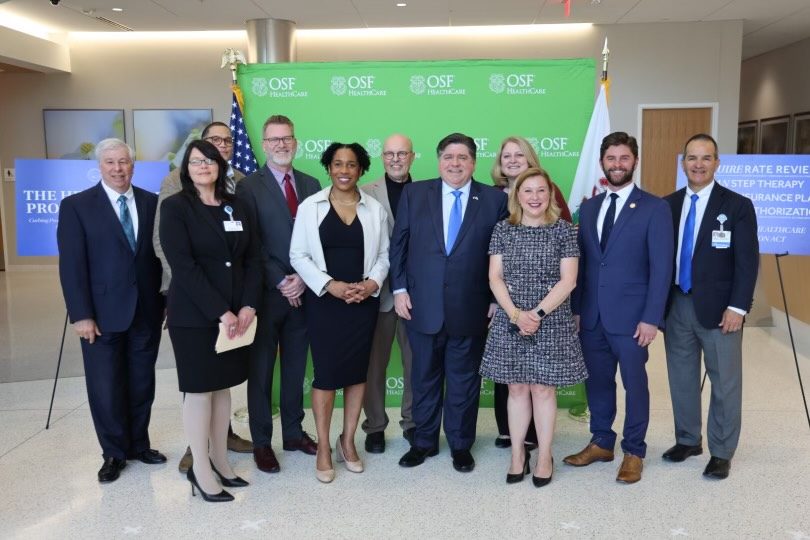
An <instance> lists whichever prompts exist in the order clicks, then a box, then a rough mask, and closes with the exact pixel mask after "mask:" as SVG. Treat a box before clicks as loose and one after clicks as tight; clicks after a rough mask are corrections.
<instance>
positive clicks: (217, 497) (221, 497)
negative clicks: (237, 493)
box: [186, 468, 233, 502]
mask: <svg viewBox="0 0 810 540" xmlns="http://www.w3.org/2000/svg"><path fill="white" fill-rule="evenodd" d="M186 478H187V479H188V481H189V482H191V496H192V497H196V496H197V494H196V493H194V488H195V487H196V488H197V490H199V492H200V495H202V498H203V500H204V501H207V502H230V501H232V500H233V495H231V494H230V493H228V492H227V491H225V490H224V489H223V490H222V491H220V492H219V493H214V494H213V495H212V494H209V493H206V492H205V491H203V489H202V488H201V487H200V484H198V483H197V478H196V477H195V476H194V469H193V468H192V469H189V470H188V472H187V473H186Z"/></svg>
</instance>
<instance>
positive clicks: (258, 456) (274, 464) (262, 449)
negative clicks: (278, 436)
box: [253, 446, 281, 473]
mask: <svg viewBox="0 0 810 540" xmlns="http://www.w3.org/2000/svg"><path fill="white" fill-rule="evenodd" d="M253 460H254V461H255V462H256V467H258V468H259V470H260V471H263V472H266V473H277V472H278V471H280V470H281V467H280V466H279V464H278V459H276V454H275V452H273V449H272V448H271V447H270V446H259V447H257V448H253Z"/></svg>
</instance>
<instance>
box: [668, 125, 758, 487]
mask: <svg viewBox="0 0 810 540" xmlns="http://www.w3.org/2000/svg"><path fill="white" fill-rule="evenodd" d="M719 165H720V160H719V159H718V158H717V143H716V142H715V140H714V139H713V138H712V137H711V136H710V135H706V134H703V133H701V134H698V135H694V136H693V137H691V138H690V139H689V140H688V141H687V142H686V145H685V146H684V151H683V159H682V161H681V166H682V167H683V170H684V172H685V173H686V177H687V179H688V184H687V186H686V187H685V188H683V189H680V190H678V191H676V192H675V193H673V194H672V195H669V196H668V197H666V199H665V200H666V201H667V202H668V203H669V205H670V207H671V208H672V225H673V230H674V238H675V245H676V246H678V247H677V250H678V251H677V257H675V265H674V267H675V272H674V276H675V280H674V282H673V286H672V292H671V293H670V304H669V310H668V312H667V319H666V322H667V326H666V331H665V332H664V345H665V347H666V352H667V371H668V373H669V389H670V393H671V394H672V412H673V414H674V416H675V446H673V447H672V448H670V449H669V450H667V451H666V452H664V456H663V457H664V459H665V460H667V461H673V462H681V461H684V460H685V459H686V458H688V457H689V456H696V455H699V454H702V453H703V445H702V442H701V405H700V354H701V351H702V352H703V360H704V362H705V363H706V372H707V373H708V374H709V379H710V380H711V383H712V384H711V386H712V394H711V401H710V402H709V418H708V426H707V435H708V439H709V452H710V453H711V459H709V463H708V464H707V465H706V469H705V470H704V471H703V475H704V476H706V477H707V478H714V479H718V480H722V479H723V478H726V477H728V473H729V469H730V467H731V458H732V457H733V456H734V451H735V450H736V449H737V442H738V441H739V439H740V424H741V420H740V418H741V408H742V325H743V319H744V317H745V314H746V313H747V312H748V310H750V309H751V303H752V302H753V296H754V285H755V283H756V281H757V270H758V268H759V243H758V240H757V218H756V214H755V213H754V205H753V203H752V202H751V200H750V199H748V198H746V197H743V196H742V195H738V194H737V193H734V192H733V191H730V190H728V189H726V188H724V187H723V186H721V185H720V184H718V183H716V182H715V180H714V173H715V171H716V170H717V167H718V166H719Z"/></svg>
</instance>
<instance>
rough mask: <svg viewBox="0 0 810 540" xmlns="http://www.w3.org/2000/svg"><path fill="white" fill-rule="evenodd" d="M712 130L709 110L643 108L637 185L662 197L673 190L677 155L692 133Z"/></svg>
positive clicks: (703, 108)
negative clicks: (638, 183)
mask: <svg viewBox="0 0 810 540" xmlns="http://www.w3.org/2000/svg"><path fill="white" fill-rule="evenodd" d="M711 132H712V109H711V108H710V107H701V108H694V109H644V110H643V112H642V118H641V133H642V139H641V165H640V167H641V171H640V172H641V174H640V175H639V179H640V180H641V187H642V188H644V189H645V190H646V191H649V192H650V193H653V194H655V195H658V196H659V197H663V196H664V195H669V194H670V193H672V192H673V191H675V177H676V174H677V167H678V166H679V165H678V163H677V156H678V154H680V153H681V152H683V144H684V143H685V142H686V140H687V139H689V137H691V136H692V135H695V134H696V133H709V134H711Z"/></svg>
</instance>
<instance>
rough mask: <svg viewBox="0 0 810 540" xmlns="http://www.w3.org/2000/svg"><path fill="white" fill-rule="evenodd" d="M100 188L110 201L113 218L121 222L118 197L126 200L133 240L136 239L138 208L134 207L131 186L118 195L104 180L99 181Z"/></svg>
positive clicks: (133, 195) (133, 194)
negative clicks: (113, 212) (133, 234)
mask: <svg viewBox="0 0 810 540" xmlns="http://www.w3.org/2000/svg"><path fill="white" fill-rule="evenodd" d="M101 187H103V188H104V192H105V193H107V197H109V199H110V203H111V204H112V207H113V210H114V211H115V217H117V218H118V219H119V221H120V220H121V207H120V206H118V197H120V196H121V195H123V196H124V197H126V198H127V208H129V216H130V217H131V218H132V228H133V230H134V231H135V240H137V239H138V208H137V207H136V206H135V191H134V190H133V189H132V185H130V186H129V189H128V190H127V191H126V192H125V193H118V192H117V191H115V190H114V189H112V188H111V187H110V186H108V185H107V184H105V183H104V180H102V181H101Z"/></svg>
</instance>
